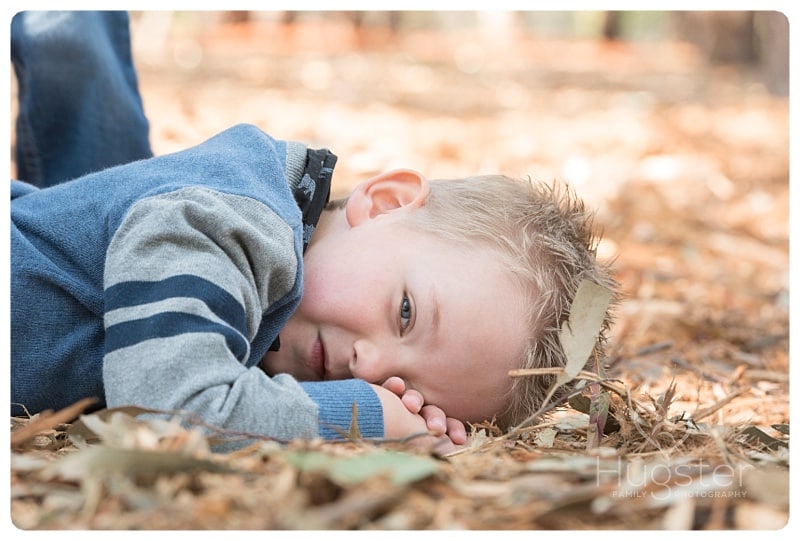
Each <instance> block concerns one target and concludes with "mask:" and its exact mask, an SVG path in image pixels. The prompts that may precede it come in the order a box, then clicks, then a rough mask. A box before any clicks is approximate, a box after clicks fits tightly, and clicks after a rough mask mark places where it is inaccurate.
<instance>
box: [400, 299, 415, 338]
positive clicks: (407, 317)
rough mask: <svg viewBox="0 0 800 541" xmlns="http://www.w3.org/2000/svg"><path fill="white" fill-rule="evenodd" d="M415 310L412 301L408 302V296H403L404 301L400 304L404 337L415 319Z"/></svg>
mask: <svg viewBox="0 0 800 541" xmlns="http://www.w3.org/2000/svg"><path fill="white" fill-rule="evenodd" d="M413 315H414V314H413V309H412V307H411V301H410V300H408V296H407V295H403V300H402V301H401V302H400V334H401V335H403V334H405V332H406V331H407V330H408V328H409V327H410V326H411V321H412V319H413Z"/></svg>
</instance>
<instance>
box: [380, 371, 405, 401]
mask: <svg viewBox="0 0 800 541" xmlns="http://www.w3.org/2000/svg"><path fill="white" fill-rule="evenodd" d="M381 387H383V388H384V389H389V390H390V391H392V392H393V393H394V394H396V395H397V396H401V395H402V394H403V391H405V390H406V382H405V381H403V379H402V378H400V377H397V376H392V377H390V378H389V379H387V380H386V381H384V382H383V385H381Z"/></svg>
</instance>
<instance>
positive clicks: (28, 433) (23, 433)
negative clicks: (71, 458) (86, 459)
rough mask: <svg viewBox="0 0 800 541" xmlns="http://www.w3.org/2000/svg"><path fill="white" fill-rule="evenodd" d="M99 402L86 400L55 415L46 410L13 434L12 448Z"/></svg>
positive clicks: (69, 419) (94, 399)
mask: <svg viewBox="0 0 800 541" xmlns="http://www.w3.org/2000/svg"><path fill="white" fill-rule="evenodd" d="M95 402H97V399H96V398H84V399H82V400H79V401H78V402H76V403H74V404H72V405H71V406H67V407H66V408H64V409H61V410H59V411H57V412H55V413H53V412H52V411H51V410H45V411H42V412H40V413H39V415H38V416H37V417H35V418H33V419H31V421H30V422H29V423H28V424H27V425H25V426H24V427H22V428H18V429H16V430H14V431H13V432H11V447H12V448H14V447H19V446H21V445H22V444H24V443H26V442H28V441H29V440H32V439H33V438H34V437H36V435H37V434H39V433H40V432H44V431H45V430H50V429H52V428H55V427H56V426H58V425H60V424H62V423H66V422H68V421H71V420H73V419H74V418H75V417H77V416H78V415H80V413H81V412H82V411H83V410H85V409H86V408H88V407H89V406H91V405H92V404H94V403H95Z"/></svg>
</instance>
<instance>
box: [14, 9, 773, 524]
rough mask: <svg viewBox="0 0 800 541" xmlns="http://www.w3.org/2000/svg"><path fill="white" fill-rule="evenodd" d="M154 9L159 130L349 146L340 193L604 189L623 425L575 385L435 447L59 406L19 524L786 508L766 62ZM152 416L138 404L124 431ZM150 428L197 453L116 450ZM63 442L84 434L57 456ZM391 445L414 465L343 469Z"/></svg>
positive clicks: (163, 443)
mask: <svg viewBox="0 0 800 541" xmlns="http://www.w3.org/2000/svg"><path fill="white" fill-rule="evenodd" d="M134 23H135V24H134V44H135V52H134V55H135V57H136V59H137V65H138V69H139V77H140V86H141V91H142V95H143V99H144V104H145V109H146V112H147V114H148V117H149V118H150V121H151V136H152V141H153V146H154V150H155V152H156V154H163V153H167V152H172V151H174V150H178V149H182V148H185V147H187V146H191V145H193V144H196V143H199V142H201V141H203V140H204V139H206V138H208V137H210V136H211V135H213V134H215V133H216V132H218V131H221V130H223V129H225V128H227V127H229V126H231V125H233V124H236V123H239V122H251V123H255V124H257V125H259V126H261V127H262V128H264V129H265V130H266V131H267V132H269V133H271V134H273V135H275V136H276V137H279V138H282V139H298V140H302V141H305V142H307V143H308V144H309V145H310V146H317V147H322V146H324V147H328V148H330V149H331V150H333V152H334V153H336V154H337V155H338V156H339V162H338V164H337V169H336V173H335V175H334V183H335V184H334V194H333V195H334V196H336V195H341V194H344V193H345V192H346V191H347V190H348V189H349V188H351V187H353V186H354V185H355V184H357V183H358V182H360V181H361V180H364V179H366V178H368V177H369V176H371V175H373V174H375V173H378V172H381V171H383V170H386V169H388V168H392V167H409V168H414V169H418V170H420V171H422V172H424V173H425V174H426V175H427V176H429V177H431V178H449V177H456V176H462V175H469V174H475V173H486V172H499V173H504V174H509V175H512V176H531V177H534V178H540V179H543V180H549V179H553V178H558V179H563V180H568V181H569V182H570V183H571V184H572V185H573V187H575V189H576V190H577V192H578V193H579V194H580V195H581V196H582V197H583V198H584V199H585V200H586V202H587V203H588V204H589V205H590V206H593V207H594V208H596V209H597V218H596V222H597V223H598V224H599V225H600V226H601V227H602V229H603V231H604V234H603V241H602V242H601V244H600V246H599V250H598V253H599V256H600V257H602V258H604V259H607V260H613V261H614V265H615V272H616V274H617V279H618V280H619V281H620V283H621V284H622V287H623V292H624V300H623V302H622V304H621V306H620V309H619V310H618V313H617V323H616V325H615V327H614V329H613V333H612V337H611V351H610V357H609V359H608V362H607V367H606V369H605V375H606V376H607V377H608V378H610V379H611V380H613V385H615V386H616V387H613V388H610V390H609V389H608V388H607V390H609V393H610V403H611V406H610V408H611V410H610V412H611V415H610V417H612V418H614V419H616V420H617V425H616V428H613V427H612V428H608V425H606V427H607V430H606V433H605V436H604V437H603V439H602V440H601V441H600V442H599V444H596V445H591V444H589V442H588V438H587V429H586V426H587V419H588V416H587V415H586V412H585V411H584V412H581V411H579V410H578V408H577V407H562V408H560V409H559V410H558V411H557V412H556V415H555V417H553V418H551V419H550V420H549V421H547V422H542V423H539V424H537V425H535V426H531V427H530V429H529V430H528V431H526V432H525V433H523V434H522V435H517V436H516V437H513V438H512V437H509V436H508V435H502V434H498V433H496V432H495V431H493V429H492V427H491V426H489V425H487V426H485V427H476V428H475V431H474V437H473V438H472V442H471V446H470V447H469V448H468V449H466V450H465V451H463V452H460V453H458V454H456V455H454V456H451V457H447V458H445V459H433V458H431V457H430V456H428V455H426V454H424V453H423V454H420V453H414V452H410V453H408V454H398V455H394V454H390V451H391V450H392V449H394V447H393V446H389V447H387V446H377V445H371V444H366V443H364V442H357V441H356V442H347V443H336V444H334V443H321V442H310V443H309V442H306V443H302V442H294V443H292V444H290V445H288V446H279V445H277V444H274V443H270V442H267V443H264V444H263V445H260V446H256V447H254V448H252V449H249V450H248V451H247V452H242V453H239V454H237V455H235V456H229V457H228V456H226V457H216V456H209V455H208V454H206V452H205V447H204V444H203V442H202V441H199V440H198V438H197V437H196V435H195V436H193V435H192V434H193V433H192V432H189V431H181V430H178V429H177V428H175V429H174V430H175V431H177V432H174V431H173V432H169V433H168V434H167V431H166V429H164V428H163V427H150V426H145V425H139V426H138V428H136V434H138V436H137V437H136V438H134V439H133V440H131V442H132V443H129V444H127V445H128V447H125V448H122V449H116V450H113V449H110V448H104V447H100V448H101V449H105V450H106V451H107V455H99V454H98V455H91V457H90V456H89V455H88V454H85V453H84V455H81V453H82V452H83V451H78V452H76V450H77V449H76V447H75V446H74V445H73V444H72V443H69V442H67V441H66V440H65V437H64V431H65V430H66V428H68V427H67V426H65V425H63V424H55V423H54V424H53V426H46V427H44V428H42V429H41V430H39V436H37V438H34V439H28V440H25V441H23V442H21V443H19V445H18V447H17V448H16V449H15V450H14V451H13V453H12V462H11V518H12V520H13V522H14V525H15V526H17V527H19V528H23V529H73V528H78V529H87V528H89V529H129V528H132V529H139V528H144V529H184V528H189V529H258V528H279V529H283V528H286V529H341V528H357V529H461V528H466V529H500V530H506V529H508V530H510V529H569V530H581V529H692V528H695V529H775V528H782V527H783V525H784V524H785V523H786V521H787V520H788V514H789V499H788V486H789V473H788V472H789V452H788V425H789V100H788V98H785V97H783V98H782V97H776V96H772V95H770V94H769V93H767V92H766V90H765V89H764V87H763V85H762V84H760V82H759V74H758V72H757V71H756V70H755V69H740V68H733V67H730V66H710V65H708V64H707V63H706V62H705V61H704V60H703V59H702V57H701V56H700V55H699V54H698V52H697V51H696V50H695V49H693V48H692V47H690V46H688V45H686V44H682V43H678V42H651V43H640V44H630V43H627V44H626V43H618V42H599V41H574V40H560V39H552V38H543V37H540V36H536V35H532V34H530V33H525V32H523V31H521V30H517V31H515V32H512V33H511V34H509V35H505V34H504V35H503V36H502V37H500V36H499V35H498V34H496V33H494V34H493V33H486V32H482V31H479V30H474V31H468V30H458V29H454V30H451V31H449V32H433V31H426V30H415V31H408V32H400V33H397V34H392V33H391V32H390V31H388V30H386V29H384V28H372V27H367V28H364V29H362V30H361V31H355V30H354V29H353V27H352V26H351V25H350V24H349V23H348V22H347V21H345V20H337V21H335V23H331V24H324V25H323V24H321V23H320V22H318V21H314V20H310V21H305V22H300V23H298V24H294V25H281V24H278V23H277V22H273V21H269V20H264V21H258V22H256V23H252V24H249V25H245V24H239V25H234V24H225V25H219V24H217V23H216V21H215V20H211V19H210V18H208V19H202V18H201V19H199V20H189V21H187V20H184V19H181V18H173V19H169V20H164V19H160V18H158V17H153V16H149V17H138V18H136V19H135V20H134ZM12 98H13V90H12ZM12 108H13V106H12ZM12 175H13V171H12ZM12 421H13V420H12ZM28 423H29V422H27V421H19V422H16V423H13V422H12V425H13V426H12V428H19V427H20V426H22V427H24V426H25V425H26V424H28ZM109 426H111V425H109ZM131 426H132V425H128V424H125V423H123V422H122V421H119V423H118V424H116V425H114V428H107V429H106V430H107V432H106V435H107V439H109V440H110V439H113V434H117V435H118V434H119V433H131V432H129V430H134V429H133V428H131ZM115 430H116V431H117V432H115ZM109 431H110V432H109ZM120 431H121V432H120ZM148 431H149V432H148ZM109 434H112V435H111V436H109ZM147 434H150V436H147ZM153 434H156V436H153ZM151 436H152V437H151ZM148 438H149V439H148ZM154 438H155V440H157V441H158V442H159V443H153V444H146V443H144V442H152V441H155V440H154ZM147 445H151V447H150V448H148V447H147ZM153 446H154V447H153ZM143 449H149V450H151V451H152V450H154V449H155V450H157V451H159V452H161V453H162V455H164V456H166V455H169V453H173V455H172V456H178V455H180V456H184V457H188V456H191V457H193V458H192V460H195V461H196V463H192V464H188V463H187V462H183V463H181V465H180V466H179V467H175V468H173V469H170V468H169V466H167V465H165V464H167V463H169V464H172V463H171V462H158V463H157V464H156V465H154V466H152V467H151V468H150V469H148V466H146V465H145V466H142V465H141V464H144V462H140V460H145V459H143V458H141V457H139V458H130V457H128V458H125V457H122V456H121V455H120V456H117V455H114V454H113V453H112V451H114V452H115V453H132V454H133V455H132V456H137V455H135V453H136V452H140V451H141V452H142V453H144V451H143ZM176 453H177V454H176ZM56 456H58V457H64V458H67V457H69V456H73V457H79V458H77V459H75V461H74V462H73V463H70V464H69V465H67V464H66V463H64V465H62V466H54V464H58V462H57V461H55V462H54V461H53V458H54V457H56ZM126 456H127V455H126ZM387 456H388V457H390V458H392V459H393V460H394V461H391V460H390V462H391V463H392V464H393V465H392V467H391V468H390V470H391V471H392V472H394V474H398V475H399V474H407V477H402V478H400V479H398V478H396V477H391V476H389V477H387V476H386V475H378V474H375V475H365V477H358V476H353V475H352V474H342V473H341V470H342V469H343V465H344V464H349V463H350V462H352V463H353V464H355V465H356V469H359V470H361V471H362V473H363V471H371V470H369V468H370V467H371V466H372V465H373V462H374V461H377V460H379V459H382V458H380V457H383V458H385V457H387ZM81 457H83V458H81ZM104 457H105V458H109V457H112V458H109V460H112V459H113V463H114V464H116V466H114V467H112V466H107V465H106V466H102V464H106V462H104V461H103V458H104ZM114 457H116V458H114ZM320 457H322V458H320ZM375 457H378V458H375ZM162 458H163V457H162ZM312 458H314V459H320V462H319V463H315V464H317V465H316V466H314V467H311V466H309V463H310V461H311V459H312ZM417 459H418V461H417ZM126 460H130V461H131V462H130V464H139V467H138V469H137V468H134V467H133V466H131V467H127V466H125V464H128V462H126ZM164 460H167V459H164ZM187 460H189V459H188V458H187ZM348 461H350V462H348ZM120 464H122V465H120ZM148 464H149V463H148ZM104 468H105V469H104ZM378 469H379V470H380V468H378ZM380 471H384V472H385V470H380ZM81 472H82V473H81ZM348 475H349V476H348Z"/></svg>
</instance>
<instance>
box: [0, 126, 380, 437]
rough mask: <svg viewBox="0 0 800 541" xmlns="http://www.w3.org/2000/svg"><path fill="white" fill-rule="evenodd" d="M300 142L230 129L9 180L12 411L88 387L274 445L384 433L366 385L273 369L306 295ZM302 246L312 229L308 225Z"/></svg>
mask: <svg viewBox="0 0 800 541" xmlns="http://www.w3.org/2000/svg"><path fill="white" fill-rule="evenodd" d="M306 152H307V149H306V147H305V146H304V145H302V144H299V143H294V142H285V141H279V140H276V139H273V138H272V137H270V136H269V135H267V134H265V133H264V132H262V131H260V130H259V129H258V128H255V127H254V126H249V125H239V126H235V127H233V128H231V129H229V130H227V131H225V132H223V133H221V134H219V135H217V136H216V137H214V138H212V139H210V140H208V141H206V142H205V143H202V144H200V145H198V146H196V147H194V148H191V149H188V150H185V151H182V152H178V153H175V154H170V155H166V156H160V157H156V158H151V159H147V160H142V161H138V162H134V163H131V164H127V165H123V166H119V167H115V168H111V169H107V170H104V171H100V172H97V173H94V174H92V175H88V176H85V177H82V178H80V179H76V180H73V181H70V182H67V183H64V184H61V185H58V186H54V187H52V188H47V189H44V190H37V189H36V188H34V187H32V186H30V185H27V184H24V183H21V182H17V181H12V183H11V259H10V262H11V401H12V415H13V414H19V413H20V412H21V411H22V410H21V408H20V407H19V406H15V405H14V404H21V405H23V406H24V407H25V408H26V409H27V411H28V412H30V413H35V412H37V411H41V410H43V409H58V408H62V407H65V406H68V405H70V404H72V403H74V402H75V401H77V400H79V399H81V398H83V397H86V396H95V397H97V398H99V399H100V402H99V405H100V406H108V407H116V406H123V405H139V406H142V407H146V408H153V409H161V410H188V411H191V412H194V413H196V414H198V415H200V416H201V417H202V418H203V419H204V421H205V422H206V423H209V424H211V425H214V426H218V427H221V428H225V429H229V430H234V431H242V432H248V433H253V434H260V435H265V436H271V437H274V438H280V439H290V438H307V437H315V436H317V435H321V436H323V437H328V438H334V437H339V436H340V435H341V432H340V430H347V428H348V426H349V424H350V418H351V414H352V404H353V402H356V404H357V406H358V422H359V428H360V430H361V432H362V434H363V435H365V436H367V437H370V436H377V437H380V436H382V435H383V417H382V411H381V407H380V402H379V400H378V399H377V397H376V395H375V393H374V392H373V391H372V389H371V388H370V387H369V385H368V384H366V383H365V382H363V381H360V380H344V381H330V382H297V381H295V380H294V379H293V378H292V377H291V376H289V375H286V374H279V375H276V376H273V377H268V376H267V375H266V374H265V373H264V372H263V371H262V370H261V369H260V368H259V367H258V362H259V360H260V359H261V358H262V357H263V356H264V354H265V353H266V351H267V349H268V348H269V347H270V345H271V344H272V343H273V341H274V340H275V339H276V337H277V335H278V332H279V331H280V329H281V328H282V326H283V325H284V324H285V322H286V320H287V319H288V318H289V316H290V315H291V313H292V312H293V310H294V309H295V308H296V307H297V305H298V303H299V301H300V296H301V294H302V250H303V240H304V239H303V238H304V227H303V223H302V216H301V212H300V209H299V207H298V205H297V202H296V201H295V198H294V196H293V190H294V189H295V188H296V187H297V185H298V183H299V182H300V181H301V178H302V176H303V163H304V161H305V159H306ZM305 235H306V241H307V236H308V228H307V227H306V231H305Z"/></svg>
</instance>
